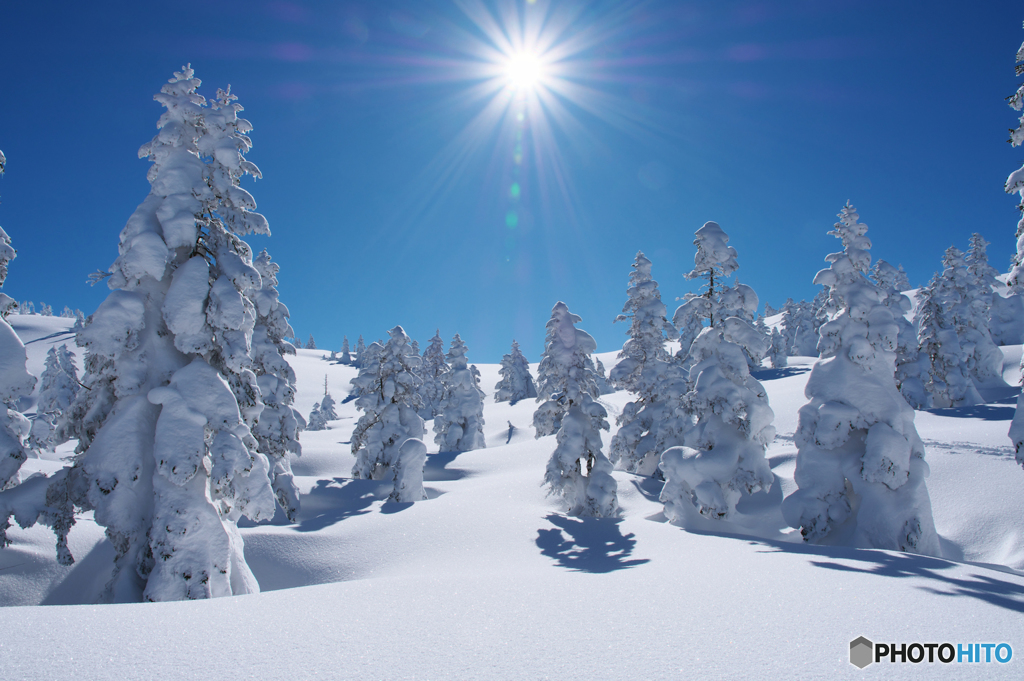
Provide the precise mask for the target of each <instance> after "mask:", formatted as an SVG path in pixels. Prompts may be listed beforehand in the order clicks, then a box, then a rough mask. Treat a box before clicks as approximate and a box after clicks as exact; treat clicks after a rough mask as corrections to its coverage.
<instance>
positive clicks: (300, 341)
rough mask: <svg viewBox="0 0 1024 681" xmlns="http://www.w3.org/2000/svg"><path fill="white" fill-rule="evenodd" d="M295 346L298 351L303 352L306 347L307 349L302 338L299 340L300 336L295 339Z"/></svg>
mask: <svg viewBox="0 0 1024 681" xmlns="http://www.w3.org/2000/svg"><path fill="white" fill-rule="evenodd" d="M293 345H294V346H295V348H296V349H297V350H302V349H303V348H305V347H306V346H304V345H303V344H302V340H301V339H300V338H299V337H298V336H295V339H294V342H293Z"/></svg>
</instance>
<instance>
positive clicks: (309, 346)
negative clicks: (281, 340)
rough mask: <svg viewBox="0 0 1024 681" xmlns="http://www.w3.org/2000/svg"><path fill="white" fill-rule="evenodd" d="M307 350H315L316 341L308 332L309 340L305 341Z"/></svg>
mask: <svg viewBox="0 0 1024 681" xmlns="http://www.w3.org/2000/svg"><path fill="white" fill-rule="evenodd" d="M306 349H307V350H316V341H315V340H313V334H309V340H308V341H306Z"/></svg>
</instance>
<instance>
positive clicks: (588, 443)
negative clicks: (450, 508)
mask: <svg viewBox="0 0 1024 681" xmlns="http://www.w3.org/2000/svg"><path fill="white" fill-rule="evenodd" d="M579 321H580V317H578V316H576V315H574V314H573V313H571V312H569V308H568V307H566V305H565V303H563V302H561V301H559V302H558V303H556V304H555V307H554V308H553V309H552V310H551V319H550V320H549V321H548V323H547V325H546V326H547V338H546V345H545V348H544V355H543V358H542V359H541V363H540V378H539V380H538V382H539V383H540V394H541V397H538V398H537V399H538V400H541V399H543V400H544V402H543V403H542V404H541V405H540V406H539V407H538V408H537V411H536V412H535V413H534V415H533V425H534V428H535V429H536V431H537V437H542V436H543V435H549V434H551V432H554V430H555V429H557V431H558V432H557V434H556V435H555V442H556V445H555V451H554V452H553V453H552V455H551V459H550V460H549V461H548V466H547V472H546V473H545V475H544V482H545V483H546V484H547V485H548V490H549V493H550V494H553V495H556V496H559V497H561V498H562V500H563V501H564V502H565V503H566V505H567V507H568V513H569V514H570V515H577V516H586V517H600V518H608V517H613V516H615V515H617V514H618V510H619V502H618V497H617V496H616V483H615V478H613V477H612V464H611V462H610V461H609V460H608V459H607V457H605V455H604V454H603V453H602V452H601V447H602V444H601V429H602V428H603V429H605V430H608V421H607V420H606V418H607V416H608V413H607V412H606V411H605V409H604V407H602V406H601V405H600V404H598V403H597V402H595V401H594V398H596V397H597V384H596V382H595V377H594V373H593V371H592V370H591V369H588V368H587V359H588V358H589V357H590V355H591V353H593V352H594V350H596V349H597V344H596V343H595V342H594V339H593V337H592V336H591V335H590V334H589V333H587V332H586V331H583V330H582V329H577V328H576V326H575V324H576V322H579ZM555 424H557V426H556V425H555ZM552 426H555V427H554V428H553V427H552ZM584 469H586V473H584Z"/></svg>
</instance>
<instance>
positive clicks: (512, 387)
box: [494, 340, 537, 404]
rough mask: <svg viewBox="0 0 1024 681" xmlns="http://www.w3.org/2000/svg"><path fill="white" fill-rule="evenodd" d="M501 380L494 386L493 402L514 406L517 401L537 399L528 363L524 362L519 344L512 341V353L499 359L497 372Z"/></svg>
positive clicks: (524, 358) (535, 387)
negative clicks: (499, 365) (499, 364)
mask: <svg viewBox="0 0 1024 681" xmlns="http://www.w3.org/2000/svg"><path fill="white" fill-rule="evenodd" d="M498 373H499V375H500V376H501V380H499V381H498V383H497V385H495V386H494V401H495V402H508V403H509V404H515V403H516V402H518V401H519V400H525V399H527V398H531V397H537V386H535V385H534V383H533V376H532V375H531V374H530V363H529V362H527V361H526V357H524V356H523V353H522V351H521V350H520V349H519V343H517V342H515V341H514V340H513V341H512V351H511V352H509V354H507V355H503V356H502V358H501V368H500V369H499V370H498Z"/></svg>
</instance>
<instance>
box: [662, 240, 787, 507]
mask: <svg viewBox="0 0 1024 681" xmlns="http://www.w3.org/2000/svg"><path fill="white" fill-rule="evenodd" d="M707 225H714V226H715V229H716V235H717V237H718V239H719V240H720V241H721V242H722V243H726V242H728V239H729V237H728V235H726V234H725V232H724V231H722V229H721V227H719V226H718V225H717V224H716V223H705V226H704V227H702V228H701V230H704V229H706V228H707ZM701 230H698V232H697V234H698V236H699V235H700V233H701ZM695 243H697V242H695ZM699 249H700V244H699V243H698V254H697V257H698V258H700V256H701V252H700V250H699ZM730 251H731V253H730V269H731V271H733V272H735V271H736V270H737V269H738V268H739V264H738V262H737V260H736V250H735V249H733V248H730ZM741 286H742V285H737V286H735V287H729V286H722V287H721V288H720V289H718V290H716V291H713V292H712V295H710V296H708V302H709V306H710V308H711V309H712V310H714V311H716V315H715V317H714V321H713V322H712V324H711V326H709V327H707V328H705V329H704V330H703V331H701V333H700V335H699V336H697V338H696V339H695V340H694V342H693V344H692V346H691V347H690V356H689V358H688V365H689V367H690V368H689V376H688V385H689V386H690V389H689V390H688V391H687V392H686V393H685V394H684V395H683V396H682V411H683V412H684V413H686V414H689V415H691V416H692V421H690V420H689V419H687V420H686V421H685V422H684V423H685V425H687V426H690V427H689V428H687V429H686V431H685V432H684V443H683V444H681V445H678V446H673V447H670V448H668V449H666V450H664V452H663V453H662V454H661V462H660V464H659V468H660V469H661V472H662V474H663V475H664V478H665V485H664V488H663V489H662V492H661V496H660V498H661V501H662V502H664V503H665V513H666V515H667V516H668V517H669V519H670V520H673V521H678V520H682V519H683V517H684V514H685V511H684V509H685V508H686V507H687V506H689V505H692V506H693V507H695V508H696V509H697V511H698V512H699V513H700V514H702V515H705V516H707V517H710V518H727V517H729V516H730V515H732V514H733V513H734V511H735V509H736V503H737V502H738V501H739V500H740V499H741V498H742V496H743V495H744V494H752V493H754V492H757V491H759V490H761V489H766V488H767V487H769V486H770V485H771V483H772V480H773V479H774V477H773V476H772V472H771V469H770V467H769V466H768V462H767V460H766V459H765V456H764V452H765V448H766V447H767V446H768V445H769V444H771V442H772V440H773V439H774V438H775V428H774V427H773V426H772V420H773V419H774V413H773V412H772V410H771V407H769V406H768V397H767V395H766V393H765V391H764V388H762V387H761V384H760V383H758V382H757V381H756V380H755V379H754V378H753V377H752V376H751V375H750V365H751V364H752V363H753V361H754V360H752V358H756V362H757V364H760V359H761V358H763V357H764V355H765V353H766V351H767V342H766V339H765V335H764V333H762V332H761V331H759V330H757V329H756V328H755V327H754V324H753V323H752V322H753V315H754V313H755V311H756V309H757V296H756V294H755V293H754V292H753V289H750V287H746V286H743V287H742V288H741ZM691 424H692V425H691Z"/></svg>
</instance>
